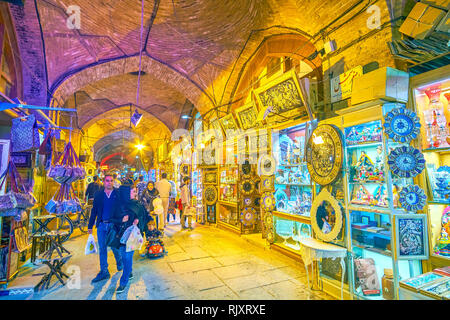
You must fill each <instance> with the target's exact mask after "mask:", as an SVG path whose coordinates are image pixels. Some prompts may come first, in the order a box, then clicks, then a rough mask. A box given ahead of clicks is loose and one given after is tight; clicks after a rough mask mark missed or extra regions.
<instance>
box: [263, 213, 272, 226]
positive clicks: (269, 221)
mask: <svg viewBox="0 0 450 320" xmlns="http://www.w3.org/2000/svg"><path fill="white" fill-rule="evenodd" d="M264 221H265V223H266V226H272V225H273V217H272V214H271V213H267V214H266V217H265V219H264Z"/></svg>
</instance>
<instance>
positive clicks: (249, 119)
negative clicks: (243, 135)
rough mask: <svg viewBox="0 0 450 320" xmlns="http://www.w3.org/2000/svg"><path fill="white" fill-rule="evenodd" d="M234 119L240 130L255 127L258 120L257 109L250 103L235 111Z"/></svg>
mask: <svg viewBox="0 0 450 320" xmlns="http://www.w3.org/2000/svg"><path fill="white" fill-rule="evenodd" d="M236 117H237V119H238V122H239V126H240V127H241V129H242V130H247V129H251V128H254V127H256V125H257V123H256V119H257V118H258V109H257V108H256V105H255V103H254V102H253V101H252V102H250V103H248V104H246V105H244V106H243V107H240V108H238V109H236Z"/></svg>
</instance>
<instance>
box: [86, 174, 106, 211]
mask: <svg viewBox="0 0 450 320" xmlns="http://www.w3.org/2000/svg"><path fill="white" fill-rule="evenodd" d="M101 188H102V185H101V183H100V182H99V181H98V177H97V176H94V181H92V182H91V183H89V184H88V186H87V188H86V193H85V197H86V202H88V203H89V204H92V201H93V200H94V196H95V194H96V193H97V191H99V190H100V189H101Z"/></svg>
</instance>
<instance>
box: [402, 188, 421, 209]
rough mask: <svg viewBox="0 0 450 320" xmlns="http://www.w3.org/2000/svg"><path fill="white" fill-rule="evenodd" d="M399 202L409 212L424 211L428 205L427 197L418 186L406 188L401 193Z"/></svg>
mask: <svg viewBox="0 0 450 320" xmlns="http://www.w3.org/2000/svg"><path fill="white" fill-rule="evenodd" d="M398 200H399V202H400V204H401V205H402V207H403V208H405V209H406V210H408V211H417V210H422V209H423V207H424V206H425V204H426V200H427V196H426V195H425V192H424V191H423V190H422V189H421V188H420V187H419V186H417V185H413V186H406V187H404V188H403V189H402V191H400V193H399V199H398Z"/></svg>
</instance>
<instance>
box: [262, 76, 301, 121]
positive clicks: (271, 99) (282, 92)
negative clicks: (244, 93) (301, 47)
mask: <svg viewBox="0 0 450 320" xmlns="http://www.w3.org/2000/svg"><path fill="white" fill-rule="evenodd" d="M254 94H255V96H256V100H257V102H258V104H259V107H260V109H261V110H266V109H267V108H268V107H273V111H272V112H271V113H270V114H269V115H268V116H267V118H266V121H267V122H268V123H271V122H274V121H275V120H277V118H280V117H278V116H277V114H280V115H283V116H284V117H291V116H294V115H295V117H296V118H304V117H308V111H307V109H306V108H307V107H306V106H305V103H304V102H303V101H305V99H304V97H303V96H302V95H301V91H300V85H299V83H298V79H297V75H296V74H295V70H294V69H291V70H290V71H288V72H286V73H284V74H283V75H282V76H280V77H279V78H278V79H276V80H275V81H274V82H271V83H268V84H266V85H265V86H262V87H260V88H257V89H255V90H254Z"/></svg>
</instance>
